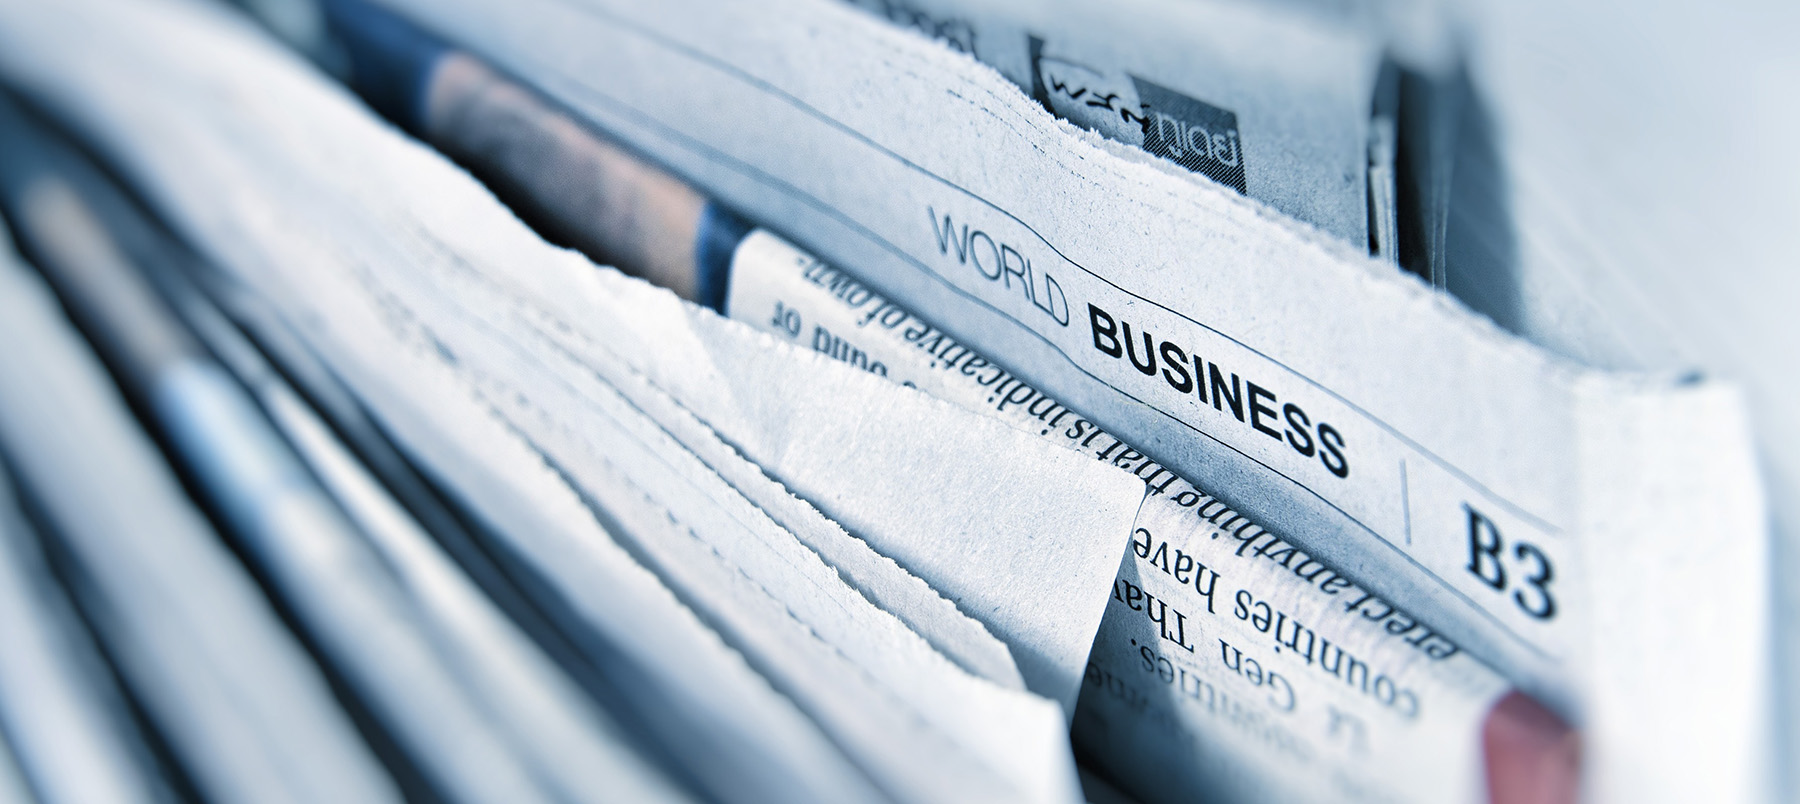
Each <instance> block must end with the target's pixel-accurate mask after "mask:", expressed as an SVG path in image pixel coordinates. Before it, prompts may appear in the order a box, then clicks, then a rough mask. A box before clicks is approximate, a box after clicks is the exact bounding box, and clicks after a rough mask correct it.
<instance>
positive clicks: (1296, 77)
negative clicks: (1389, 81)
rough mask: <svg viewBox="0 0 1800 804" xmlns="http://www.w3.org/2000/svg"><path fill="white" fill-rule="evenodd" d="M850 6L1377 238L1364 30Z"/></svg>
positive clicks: (1303, 211) (1032, 7)
mask: <svg viewBox="0 0 1800 804" xmlns="http://www.w3.org/2000/svg"><path fill="white" fill-rule="evenodd" d="M850 1H851V4H852V5H856V6H859V7H862V8H864V9H866V10H868V11H869V12H871V13H873V14H875V15H877V16H879V17H882V18H884V19H887V20H889V21H891V22H893V23H895V24H897V25H901V26H904V27H909V28H913V29H915V30H918V31H920V32H921V33H924V34H926V35H928V36H931V37H933V38H936V39H938V40H939V41H942V42H943V43H944V44H945V45H946V46H948V47H949V48H950V49H952V50H956V51H958V52H961V53H967V54H969V55H970V56H973V57H975V58H976V59H978V60H980V61H981V62H982V63H984V64H987V65H989V66H991V67H993V68H994V69H996V70H998V71H999V72H1000V74H1001V75H1003V76H1005V77H1006V78H1007V80H1009V81H1012V82H1013V83H1014V84H1017V85H1018V86H1019V88H1020V89H1021V90H1022V91H1024V92H1026V93H1027V94H1029V95H1030V97H1031V98H1032V100H1035V101H1037V102H1038V103H1039V104H1040V105H1042V106H1043V107H1044V108H1045V109H1047V110H1049V111H1050V112H1051V113H1052V114H1055V115H1056V116H1057V117H1060V118H1062V119H1064V120H1067V121H1069V122H1070V123H1073V124H1075V125H1077V126H1080V127H1081V128H1085V129H1088V130H1090V131H1093V132H1096V133H1098V134H1100V135H1101V136H1104V137H1106V138H1108V139H1111V140H1114V141H1117V142H1123V143H1126V144H1128V145H1135V146H1138V147H1140V148H1143V149H1144V150H1145V151H1146V152H1148V153H1150V154H1152V155H1154V156H1159V157H1162V158H1163V159H1167V160H1169V161H1170V162H1173V163H1174V164H1177V165H1180V166H1182V167H1183V168H1186V169H1187V170H1189V171H1192V172H1194V173H1197V174H1200V175H1202V176H1206V177H1208V178H1211V179H1212V180H1214V181H1216V182H1218V183H1220V184H1222V185H1224V186H1226V187H1230V188H1232V189H1234V190H1236V191H1238V192H1240V193H1244V194H1246V195H1249V196H1250V197H1251V198H1255V199H1257V200H1259V201H1263V202H1265V203H1267V204H1269V205H1270V206H1273V207H1275V208H1276V209H1279V210H1281V211H1282V212H1285V213H1287V214H1289V215H1292V216H1294V217H1295V218H1298V219H1300V220H1303V221H1306V222H1307V223H1311V224H1313V225H1315V226H1317V227H1319V228H1321V229H1324V230H1325V231H1327V232H1330V233H1331V234H1334V235H1336V236H1338V237H1340V238H1342V239H1343V240H1344V241H1345V242H1348V243H1352V244H1355V245H1358V246H1366V245H1367V244H1368V242H1369V214H1368V211H1369V198H1370V196H1369V187H1368V182H1367V179H1368V174H1369V147H1370V136H1371V125H1370V121H1371V114H1372V110H1373V108H1374V107H1375V105H1376V103H1377V97H1376V96H1377V89H1378V82H1379V80H1380V78H1381V66H1382V42H1381V40H1380V38H1379V37H1378V36H1376V35H1375V34H1374V33H1373V32H1372V31H1370V30H1369V29H1367V28H1364V27H1358V26H1351V25H1336V24H1332V23H1331V22H1327V21H1326V20H1323V19H1321V18H1320V17H1321V15H1318V14H1312V13H1306V12H1303V11H1300V10H1297V9H1290V8H1282V7H1270V6H1268V5H1260V6H1259V5H1254V4H1249V3H1241V2H1230V1H1229V0H1226V2H1218V0H1181V1H1180V2H1170V1H1169V0H1115V2H1109V3H1082V2H1075V1H1073V0H1052V1H1051V2H1042V1H1041V0H1033V1H1030V2H1027V1H1026V0H850ZM1381 111H1382V112H1383V113H1384V114H1385V115H1387V116H1388V123H1389V125H1391V124H1392V116H1393V114H1394V113H1395V110H1394V109H1392V108H1386V109H1382V110H1381ZM1390 181H1391V178H1390Z"/></svg>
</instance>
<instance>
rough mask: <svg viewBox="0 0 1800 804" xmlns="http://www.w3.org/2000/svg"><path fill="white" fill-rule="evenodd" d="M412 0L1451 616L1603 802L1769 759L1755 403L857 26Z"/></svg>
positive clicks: (696, 3)
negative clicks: (1530, 333)
mask: <svg viewBox="0 0 1800 804" xmlns="http://www.w3.org/2000/svg"><path fill="white" fill-rule="evenodd" d="M392 5H395V6H397V7H401V8H404V9H406V10H407V11H408V13H411V14H414V15H416V17H417V18H419V19H421V20H424V21H426V22H428V23H429V24H430V25H432V26H433V27H435V28H436V29H438V30H439V31H440V32H442V33H444V34H445V35H448V36H450V37H452V38H453V39H455V40H457V41H460V42H463V43H466V44H468V45H470V46H472V47H474V48H476V49H477V50H479V51H480V52H482V53H483V54H484V55H486V56H488V57H489V58H491V59H493V60H495V61H496V62H498V63H499V64H500V65H501V66H503V67H504V68H506V69H508V70H510V71H511V72H513V73H514V74H516V75H520V76H522V77H524V78H526V79H527V80H530V81H531V82H533V83H534V84H536V85H537V86H539V87H540V88H542V89H543V90H545V91H546V92H548V93H549V94H551V95H552V96H554V97H555V98H556V99H558V100H559V101H560V102H562V103H564V104H566V105H567V106H568V107H569V108H571V109H572V110H574V111H576V112H577V113H579V114H581V115H583V116H585V117H586V118H588V119H589V120H590V121H592V122H593V123H595V124H596V125H598V126H600V127H602V128H604V129H606V130H608V131H610V132H613V133H615V134H616V135H618V136H620V137H621V138H623V139H625V140H626V141H627V142H628V143H630V144H631V145H632V146H633V147H635V148H637V149H639V150H640V151H642V152H644V153H646V154H648V155H650V156H652V157H654V158H655V159H657V160H658V161H660V162H662V163H664V164H666V165H668V166H670V167H671V168H673V169H675V170H676V171H678V172H680V173H682V174H684V175H685V176H687V177H688V178H690V179H692V180H694V181H695V182H697V183H698V184H699V185H700V186H701V187H703V188H704V189H705V190H707V191H708V192H710V193H713V194H715V195H716V196H718V197H720V198H722V199H724V200H725V201H726V202H727V203H729V204H730V205H732V206H734V207H736V208H737V209H739V210H742V211H743V212H745V213H748V214H749V215H750V216H751V217H753V218H756V219H758V220H760V221H764V222H767V223H769V224H771V225H772V226H773V227H774V228H776V229H777V230H779V231H782V232H784V233H786V234H788V235H790V236H792V237H793V239H794V240H796V242H798V243H800V244H801V245H803V246H805V247H807V248H808V249H810V250H811V251H813V252H815V253H817V254H819V255H820V256H822V257H824V258H825V259H827V260H830V261H832V262H833V263H834V264H838V265H844V266H854V267H855V270H856V271H857V272H858V274H859V275H860V276H863V277H865V278H867V280H868V281H869V284H871V285H872V286H873V287H874V288H875V289H877V290H878V291H880V292H881V293H882V294H883V295H884V296H886V297H888V298H892V299H894V300H896V302H898V303H901V304H905V305H906V306H908V307H910V308H912V309H916V310H921V311H926V312H927V313H928V314H929V315H930V316H931V317H932V319H933V320H934V321H936V322H937V323H939V324H940V325H941V326H942V327H943V328H944V331H945V335H946V337H954V338H955V339H956V341H958V342H959V343H963V344H966V345H967V346H969V347H971V348H973V349H977V350H979V351H980V352H981V353H983V354H986V355H989V356H990V357H992V358H993V359H995V360H997V361H1000V362H1001V363H1002V364H1003V365H1004V366H1005V368H1006V369H1007V370H1008V371H1009V372H1012V373H1014V374H1015V375H1016V376H1019V377H1021V378H1023V379H1025V380H1027V381H1029V382H1030V383H1031V384H1032V385H1033V386H1035V387H1038V388H1045V389H1050V390H1051V391H1053V392H1054V393H1055V394H1056V395H1057V398H1058V400H1059V401H1060V402H1062V403H1064V404H1067V405H1068V406H1070V408H1072V409H1073V410H1075V411H1077V412H1080V413H1082V414H1085V415H1086V416H1087V417H1088V418H1090V420H1093V421H1102V422H1104V423H1105V425H1106V426H1107V429H1108V430H1109V431H1110V432H1112V433H1114V434H1116V435H1118V436H1119V437H1121V438H1123V439H1125V440H1126V441H1127V442H1129V443H1131V444H1133V445H1136V446H1138V447H1141V448H1142V449H1143V450H1144V451H1145V452H1147V453H1148V455H1149V456H1150V457H1151V458H1153V459H1155V460H1156V461H1157V462H1158V463H1160V464H1162V465H1164V466H1167V467H1169V468H1170V469H1171V470H1173V471H1175V472H1177V473H1179V474H1181V475H1183V476H1192V477H1194V478H1196V479H1197V480H1199V481H1201V482H1204V483H1206V484H1208V487H1209V489H1210V490H1211V492H1212V493H1214V494H1215V495H1217V496H1218V497H1219V498H1220V499H1221V500H1222V501H1224V502H1226V503H1228V504H1230V505H1231V506H1232V507H1233V508H1234V509H1236V510H1239V511H1242V512H1244V513H1245V514H1246V515H1249V516H1252V517H1254V518H1255V519H1256V520H1257V521H1258V522H1261V523H1264V524H1265V525H1266V526H1267V527H1269V528H1270V529H1271V530H1274V531H1276V532H1279V533H1282V534H1286V535H1287V536H1288V537H1289V538H1292V539H1293V540H1294V541H1295V542H1296V543H1297V544H1298V545H1299V546H1301V547H1303V548H1304V549H1305V550H1307V551H1308V553H1309V554H1310V555H1314V556H1316V557H1318V558H1319V559H1320V560H1322V561H1325V562H1328V563H1329V564H1330V565H1331V566H1334V567H1339V568H1342V570H1343V572H1344V573H1345V574H1346V576H1347V577H1350V578H1352V579H1354V580H1355V581H1356V582H1357V583H1358V584H1360V585H1362V586H1364V587H1366V588H1368V589H1369V590H1370V591H1371V592H1373V593H1375V594H1377V595H1380V596H1381V597H1383V598H1384V599H1387V600H1393V601H1396V602H1399V603H1402V604H1403V605H1405V606H1406V607H1407V608H1408V609H1409V610H1411V611H1415V612H1419V613H1420V616H1421V617H1427V618H1430V620H1431V622H1432V625H1433V627H1434V628H1436V629H1437V630H1439V631H1440V632H1441V633H1443V634H1444V635H1445V636H1446V637H1447V638H1449V639H1451V640H1453V641H1455V642H1456V643H1457V644H1458V645H1460V646H1462V647H1463V649H1465V650H1468V651H1470V652H1472V653H1475V654H1476V655H1478V656H1480V657H1481V658H1483V659H1484V660H1486V661H1488V662H1489V663H1491V664H1492V665H1493V666H1494V667H1495V668H1496V669H1498V670H1500V671H1501V672H1502V673H1503V675H1505V676H1506V677H1507V678H1508V679H1510V680H1512V681H1513V682H1514V683H1516V684H1518V685H1519V686H1520V687H1521V688H1522V689H1524V690H1526V691H1527V692H1529V693H1531V694H1532V695H1534V696H1536V697H1538V698H1540V699H1542V700H1545V701H1547V702H1549V703H1551V704H1552V705H1553V706H1554V707H1555V708H1557V709H1558V710H1559V711H1561V712H1562V713H1563V714H1564V715H1565V716H1567V717H1569V718H1570V719H1571V720H1573V721H1574V722H1577V723H1579V724H1580V725H1581V726H1582V727H1583V729H1584V730H1585V731H1586V732H1587V734H1588V735H1589V736H1590V738H1591V743H1590V745H1592V746H1593V749H1592V751H1591V753H1590V754H1589V760H1590V765H1589V767H1590V769H1591V770H1592V771H1593V774H1592V776H1591V781H1590V784H1591V785H1592V789H1593V791H1594V792H1595V794H1596V795H1598V796H1601V797H1603V798H1604V797H1606V796H1608V795H1614V794H1617V795H1623V794H1624V791H1640V790H1642V791H1645V792H1646V794H1647V795H1653V796H1655V797H1666V798H1670V799H1680V798H1682V797H1683V796H1684V795H1688V794H1691V795H1700V794H1702V793H1703V792H1704V793H1707V794H1712V793H1716V792H1717V789H1721V788H1714V787H1708V788H1707V789H1706V790H1705V791H1700V790H1696V789H1693V788H1687V787H1683V785H1684V784H1695V783H1696V782H1689V781H1684V780H1697V779H1706V780H1708V782H1707V784H1709V785H1724V788H1722V789H1732V790H1739V789H1743V790H1748V789H1750V786H1751V785H1752V784H1753V781H1752V780H1753V779H1754V778H1756V777H1757V776H1758V774H1759V771H1758V770H1757V768H1756V767H1755V763H1756V762H1757V759H1756V758H1757V757H1758V756H1759V752H1758V751H1757V750H1756V745H1757V744H1758V743H1759V742H1760V740H1761V738H1762V736H1763V734H1764V731H1763V727H1762V726H1761V725H1760V724H1761V723H1762V710H1763V706H1762V704H1761V701H1762V700H1763V699H1764V694H1765V692H1766V691H1767V689H1768V686H1767V684H1768V679H1767V678H1766V672H1765V668H1766V665H1767V662H1766V656H1765V649H1764V647H1763V644H1764V642H1765V640H1764V639H1763V636H1764V634H1765V633H1766V631H1767V622H1766V606H1765V605H1764V604H1765V601H1766V590H1767V580H1766V576H1765V574H1764V572H1763V570H1762V567H1763V566H1764V557H1765V555H1766V526H1765V521H1764V513H1763V511H1764V503H1763V499H1762V496H1761V490H1760V481H1759V479H1758V477H1757V473H1756V471H1755V461H1754V458H1753V456H1752V455H1751V452H1750V450H1749V447H1748V443H1749V442H1748V438H1747V435H1746V424H1745V419H1744V414H1743V410H1742V403H1741V400H1740V398H1739V396H1738V394H1737V393H1736V392H1735V391H1734V390H1732V389H1730V388H1727V387H1723V386H1720V385H1718V384H1715V383H1709V382H1704V381H1697V382H1683V381H1678V380H1676V379H1673V378H1656V377H1636V376H1621V375H1611V374H1602V373H1596V372H1591V371H1585V370H1582V369H1579V368H1577V367H1574V366H1571V365H1568V364H1565V363H1562V362H1559V361H1557V360H1555V359H1553V358H1551V357H1549V356H1547V355H1545V354H1544V353H1542V352H1540V351H1538V350H1535V349H1533V348H1531V347H1528V346H1526V345H1525V344H1523V343H1520V342H1518V341H1516V340H1514V339H1511V338H1509V337H1507V336H1505V335H1503V334H1502V333H1500V332H1499V331H1497V330H1496V329H1495V328H1493V327H1492V326H1490V325H1488V324H1486V323H1484V322H1482V321H1480V320H1478V319H1476V318H1475V317H1474V316H1472V315H1470V314H1468V313H1467V312H1466V311H1464V310H1462V309H1461V308H1459V307H1457V306H1456V305H1455V304H1454V303H1453V302H1451V301H1448V300H1446V299H1443V298H1441V297H1438V296H1436V295H1434V294H1432V293H1431V292H1430V291H1429V289H1428V288H1426V287H1424V286H1423V285H1422V284H1419V283H1417V282H1415V281H1413V280H1411V279H1408V278H1405V277H1399V276H1394V275H1392V272H1391V271H1389V270H1387V269H1385V268H1384V267H1383V266H1381V265H1380V264H1378V263H1376V262H1374V261H1372V260H1368V259H1367V258H1365V257H1363V256H1362V255H1361V254H1359V253H1357V250H1354V249H1351V248H1348V247H1345V246H1342V245H1340V244H1338V243H1336V242H1332V241H1327V240H1326V239H1324V238H1321V237H1319V236H1317V235H1316V234H1314V233H1311V232H1308V231H1305V230H1302V229H1300V228H1298V227H1295V226H1293V225H1290V224H1289V223H1287V222H1286V221H1284V220H1281V219H1280V218H1279V216H1274V215H1271V214H1269V212H1268V210H1267V209H1266V208H1263V207H1261V206H1259V205H1257V204H1254V203H1249V202H1247V201H1246V200H1245V199H1243V198H1242V197H1241V196H1238V194H1237V193H1235V192H1234V191H1231V190H1227V189H1225V188H1222V187H1220V186H1218V185H1217V184H1216V183H1213V182H1208V181H1203V180H1200V179H1198V178H1196V177H1193V176H1192V175H1191V174H1188V173H1187V172H1185V171H1181V170H1178V169H1175V168H1174V167H1173V166H1169V165H1167V164H1166V163H1165V162H1162V161H1160V160H1154V159H1151V158H1148V157H1145V156H1143V155H1141V154H1136V153H1132V152H1128V151H1124V150H1122V149H1120V148H1118V147H1116V146H1112V145H1110V144H1109V143H1107V142H1104V141H1101V140H1098V139H1097V138H1094V137H1092V136H1091V135H1087V134H1084V133H1081V132H1077V131H1072V130H1071V129H1070V128H1068V127H1066V126H1064V125H1062V124H1060V123H1058V122H1057V121H1056V120H1054V118H1052V117H1051V116H1050V115H1048V114H1047V113H1045V112H1044V111H1043V110H1042V109H1041V108H1040V107H1039V106H1038V105H1036V104H1034V103H1033V102H1032V101H1031V100H1030V99H1029V98H1027V97H1026V96H1025V95H1024V93H1022V92H1020V91H1019V90H1018V88H1017V87H1016V86H1014V85H1012V84H1011V83H1009V82H1007V81H1005V80H1003V79H1002V78H1000V77H999V76H997V75H995V74H993V73H992V72H990V71H988V70H986V69H984V68H979V67H978V66H976V65H975V64H974V63H973V62H972V61H971V60H969V59H968V58H967V57H965V56H962V55H960V54H956V53H954V52H952V51H949V50H947V49H945V48H944V47H942V46H941V45H937V44H933V43H931V42H928V41H925V40H923V39H921V38H919V37H916V36H911V35H903V33H902V32H900V31H896V30H893V29H892V28H890V27H887V26H885V25H884V24H881V23H880V22H879V21H878V20H873V19H871V18H869V17H868V16H866V15H862V14H860V13H857V12H855V11H854V10H853V9H847V8H844V7H842V6H837V5H831V4H823V3H818V2H807V1H806V0H770V2H765V3H756V4H723V3H713V2H704V0H693V1H692V2H674V3H665V4H658V5H656V6H654V7H638V6H636V5H633V4H627V3H622V2H617V3H615V2H601V1H600V0H594V1H593V2H584V3H579V4H577V3H572V2H558V1H557V0H530V1H529V2H522V3H518V4H514V5H512V6H509V7H508V8H506V9H504V10H500V9H495V8H489V7H486V6H485V5H484V4H479V3H474V2H468V1H467V0H465V1H464V2H448V3H445V2H436V3H425V2H418V1H417V0H396V2H394V3H392ZM1196 361H1198V362H1196ZM1202 378H1203V379H1202ZM1647 553H1648V554H1653V555H1655V556H1656V558H1655V560H1653V561H1644V562H1641V563H1640V562H1637V561H1632V560H1629V559H1627V557H1628V556H1635V555H1644V554H1647ZM1671 590H1681V591H1679V592H1675V593H1672V591H1671ZM1695 655H1705V656H1708V657H1710V658H1709V660H1708V662H1706V663H1695V662H1692V661H1689V660H1688V659H1687V658H1686V657H1691V656H1695ZM1696 733H1707V734H1713V735H1719V737H1718V739H1716V740H1709V741H1708V742H1706V744H1705V745H1703V746H1695V745H1693V744H1692V741H1691V739H1690V738H1691V735H1693V734H1696ZM1677 767H1679V768H1681V769H1682V772H1681V773H1680V774H1675V773H1674V772H1673V771H1672V770H1671V771H1670V772H1668V773H1666V774H1662V775H1659V773H1658V770H1657V769H1662V768H1668V769H1673V768H1677ZM1648 777H1655V781H1654V782H1651V781H1646V779H1647V778H1648ZM1721 780H1723V781H1721Z"/></svg>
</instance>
